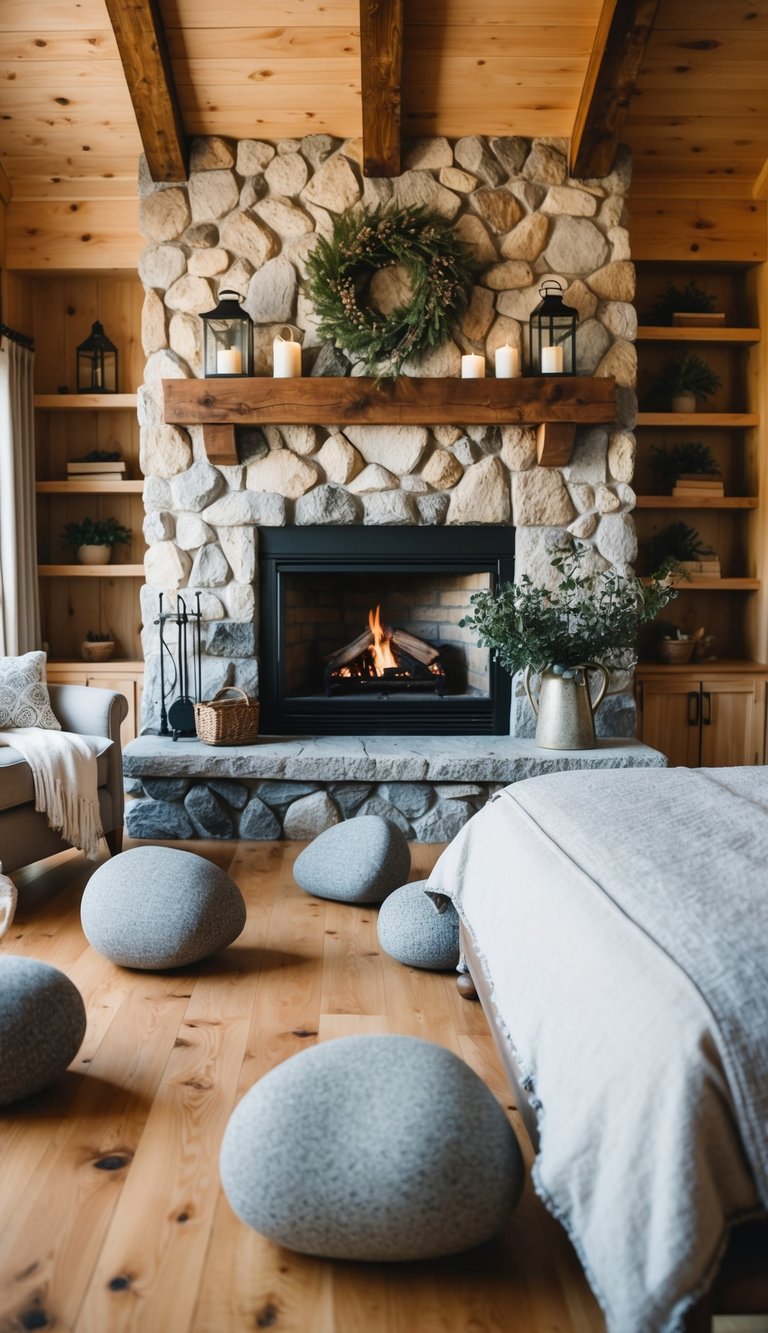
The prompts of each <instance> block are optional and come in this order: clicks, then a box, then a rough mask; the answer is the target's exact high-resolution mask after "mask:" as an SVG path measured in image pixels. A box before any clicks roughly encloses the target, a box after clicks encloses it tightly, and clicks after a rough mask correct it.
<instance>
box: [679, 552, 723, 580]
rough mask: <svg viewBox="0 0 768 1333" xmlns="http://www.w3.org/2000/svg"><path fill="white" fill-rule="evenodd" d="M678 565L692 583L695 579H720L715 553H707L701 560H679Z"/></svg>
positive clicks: (720, 574)
mask: <svg viewBox="0 0 768 1333" xmlns="http://www.w3.org/2000/svg"><path fill="white" fill-rule="evenodd" d="M678 563H679V565H680V568H681V569H684V570H685V572H686V574H687V575H688V578H689V579H693V580H694V582H695V581H696V579H719V578H722V571H721V569H720V559H719V557H718V555H717V554H716V552H715V551H712V552H707V553H706V554H705V555H704V556H703V558H702V559H701V560H680V561H679V562H678Z"/></svg>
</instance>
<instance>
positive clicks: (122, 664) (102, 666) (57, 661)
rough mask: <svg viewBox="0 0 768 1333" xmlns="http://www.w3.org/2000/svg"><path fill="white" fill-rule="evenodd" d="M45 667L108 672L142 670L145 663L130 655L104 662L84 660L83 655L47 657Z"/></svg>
mask: <svg viewBox="0 0 768 1333" xmlns="http://www.w3.org/2000/svg"><path fill="white" fill-rule="evenodd" d="M46 667H56V668H57V670H59V671H64V670H66V671H82V670H83V669H87V670H88V671H93V672H98V673H99V674H100V675H101V674H109V673H111V672H113V671H114V672H117V673H118V674H119V673H120V672H122V671H143V670H144V667H145V664H144V662H142V661H139V660H138V659H136V658H131V657H110V658H108V660H107V661H106V662H86V661H85V658H83V657H49V658H48V660H47V662H46Z"/></svg>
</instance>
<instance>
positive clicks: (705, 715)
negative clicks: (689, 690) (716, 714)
mask: <svg viewBox="0 0 768 1333" xmlns="http://www.w3.org/2000/svg"><path fill="white" fill-rule="evenodd" d="M701 697H702V700H703V701H704V707H703V709H702V718H701V721H702V724H703V725H704V726H705V727H709V726H711V725H712V695H711V694H710V693H709V690H705V691H704V693H703V694H702V696H701Z"/></svg>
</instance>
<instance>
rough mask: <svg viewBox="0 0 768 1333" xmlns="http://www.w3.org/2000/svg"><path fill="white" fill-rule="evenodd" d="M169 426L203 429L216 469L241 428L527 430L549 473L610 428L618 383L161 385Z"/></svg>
mask: <svg viewBox="0 0 768 1333" xmlns="http://www.w3.org/2000/svg"><path fill="white" fill-rule="evenodd" d="M163 390H164V395H165V420H166V421H167V422H168V423H169V424H172V425H180V426H202V427H203V436H204V439H205V445H206V452H207V453H208V457H209V459H210V461H211V462H213V463H221V464H232V463H237V462H238V457H237V449H236V446H235V426H237V425H240V426H254V425H272V426H288V425H306V426H324V425H328V424H329V423H331V422H333V423H337V424H338V425H340V426H342V427H343V426H344V425H351V424H352V423H354V424H355V425H390V426H394V425H399V426H406V425H411V426H412V425H436V426H437V425H455V424H459V425H497V426H507V425H531V426H538V427H539V430H538V439H537V444H538V456H539V462H540V463H541V464H542V465H543V466H548V467H558V466H562V464H563V463H567V461H568V458H569V457H570V454H571V449H572V447H573V438H574V435H575V432H576V427H577V426H583V425H587V426H588V425H599V424H605V423H607V422H611V421H613V420H614V419H615V416H616V400H615V381H614V380H613V379H611V378H600V379H597V378H591V377H589V376H586V375H575V376H558V375H542V376H536V377H534V376H530V377H525V378H521V379H510V380H496V379H486V380H464V379H455V380H454V379H437V378H429V379H416V378H412V377H411V376H408V375H401V376H400V377H399V378H398V379H382V380H374V379H366V378H363V377H360V378H356V377H349V378H341V379H334V378H331V377H329V378H321V377H318V378H317V379H312V378H310V379H271V378H266V377H262V378H255V379H208V380H192V379H184V380H163Z"/></svg>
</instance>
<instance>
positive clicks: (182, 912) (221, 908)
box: [80, 847, 245, 971]
mask: <svg viewBox="0 0 768 1333" xmlns="http://www.w3.org/2000/svg"><path fill="white" fill-rule="evenodd" d="M80 919H81V922H82V926H83V930H84V931H85V935H86V938H87V940H88V942H89V944H92V945H93V947H94V949H97V950H98V952H99V953H100V954H103V955H104V957H105V958H109V959H110V960H111V961H112V962H113V963H119V964H120V965H121V966H122V967H137V968H142V969H144V970H146V971H153V970H162V969H163V968H167V967H188V966H189V964H190V963H199V962H200V960H201V959H202V958H207V957H208V955H209V954H212V953H215V952H216V950H217V949H223V948H225V947H226V945H228V944H231V943H232V941H233V940H236V939H237V937H238V935H239V934H240V932H241V930H242V929H243V926H244V925H245V903H244V902H243V895H242V894H241V892H240V890H239V889H238V887H237V885H236V884H235V882H234V880H232V879H230V877H229V875H227V874H226V873H225V871H223V870H220V869H219V867H218V866H215V865H213V863H212V862H211V861H206V859H205V857H203V856H196V855H195V854H194V853H193V852H180V851H177V850H176V849H175V848H173V847H134V848H132V850H131V851H129V852H121V854H120V855H119V856H113V857H112V859H111V860H109V861H105V863H104V865H101V866H99V868H98V870H96V871H95V872H94V874H93V875H91V878H90V879H89V881H88V883H87V885H86V888H85V893H84V894H83V899H82V903H81V905H80Z"/></svg>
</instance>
